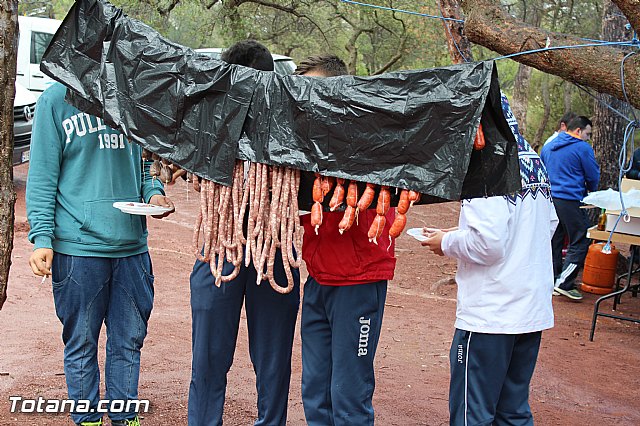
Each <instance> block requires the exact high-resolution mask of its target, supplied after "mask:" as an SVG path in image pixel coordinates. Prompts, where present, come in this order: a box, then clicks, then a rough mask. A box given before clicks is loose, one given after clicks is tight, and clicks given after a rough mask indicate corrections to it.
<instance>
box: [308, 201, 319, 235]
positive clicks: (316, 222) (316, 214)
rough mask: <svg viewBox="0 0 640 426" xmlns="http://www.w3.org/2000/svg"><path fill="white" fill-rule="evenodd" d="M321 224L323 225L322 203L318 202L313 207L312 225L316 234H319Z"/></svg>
mask: <svg viewBox="0 0 640 426" xmlns="http://www.w3.org/2000/svg"><path fill="white" fill-rule="evenodd" d="M320 225H322V204H320V203H318V202H316V203H313V206H312V207H311V226H313V227H314V230H315V231H316V235H318V228H320Z"/></svg>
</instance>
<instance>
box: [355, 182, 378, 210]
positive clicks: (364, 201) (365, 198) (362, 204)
mask: <svg viewBox="0 0 640 426" xmlns="http://www.w3.org/2000/svg"><path fill="white" fill-rule="evenodd" d="M375 193H376V186H375V185H374V184H372V183H367V187H366V188H365V190H364V192H363V193H362V196H361V197H360V200H358V205H357V207H358V210H359V211H363V210H366V209H368V208H369V206H370V205H371V203H373V197H374V196H375Z"/></svg>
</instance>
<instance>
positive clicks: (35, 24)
mask: <svg viewBox="0 0 640 426" xmlns="http://www.w3.org/2000/svg"><path fill="white" fill-rule="evenodd" d="M60 24H62V21H59V20H57V19H47V18H35V17H31V16H18V25H19V30H20V38H19V40H18V67H17V72H16V80H17V81H18V83H20V84H22V85H23V86H24V87H26V88H27V89H29V90H31V91H32V92H34V93H35V94H36V96H39V95H40V93H42V92H44V90H45V89H46V88H47V87H49V85H50V84H51V83H53V80H52V79H50V78H49V77H48V76H46V75H45V74H44V73H43V72H42V71H40V60H41V59H42V55H44V52H45V50H47V47H48V46H49V43H50V42H51V39H52V38H53V35H54V34H55V33H56V31H57V30H58V28H59V27H60Z"/></svg>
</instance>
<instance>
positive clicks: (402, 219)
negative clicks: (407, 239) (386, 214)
mask: <svg viewBox="0 0 640 426" xmlns="http://www.w3.org/2000/svg"><path fill="white" fill-rule="evenodd" d="M406 225H407V216H406V215H405V214H404V213H398V215H397V216H396V218H395V220H394V221H393V224H391V228H389V236H390V237H391V238H398V235H400V234H401V233H402V231H403V230H404V227H405V226H406Z"/></svg>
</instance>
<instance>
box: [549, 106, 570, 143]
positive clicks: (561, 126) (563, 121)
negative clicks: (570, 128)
mask: <svg viewBox="0 0 640 426" xmlns="http://www.w3.org/2000/svg"><path fill="white" fill-rule="evenodd" d="M577 116H578V115H577V114H576V113H575V112H571V111H569V112H567V113H565V114H564V115H563V116H562V117H561V118H560V121H559V122H558V129H557V130H556V131H555V132H553V134H552V135H551V136H549V137H548V138H547V140H546V141H544V144H543V145H546V144H548V143H549V142H551V141H552V140H554V139H555V138H556V137H557V136H558V135H559V134H560V133H562V132H566V131H567V123H568V122H570V121H571V120H573V119H574V118H576V117H577Z"/></svg>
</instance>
